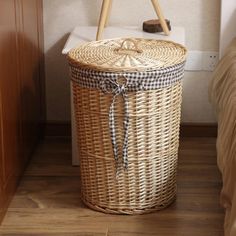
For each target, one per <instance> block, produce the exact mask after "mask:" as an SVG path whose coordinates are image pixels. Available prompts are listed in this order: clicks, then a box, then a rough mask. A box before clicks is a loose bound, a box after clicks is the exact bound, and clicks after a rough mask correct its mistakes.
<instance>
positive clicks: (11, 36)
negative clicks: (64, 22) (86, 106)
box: [0, 0, 43, 221]
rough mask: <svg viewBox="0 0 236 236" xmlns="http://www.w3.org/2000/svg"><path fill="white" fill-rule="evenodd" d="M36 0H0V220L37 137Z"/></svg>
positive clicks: (38, 51) (38, 4) (39, 7)
mask: <svg viewBox="0 0 236 236" xmlns="http://www.w3.org/2000/svg"><path fill="white" fill-rule="evenodd" d="M41 4H42V0H0V28H1V31H0V123H1V126H0V221H1V218H2V216H3V213H4V211H5V210H6V208H7V206H8V203H9V201H10V199H11V197H12V195H13V194H14V192H15V190H16V187H17V183H18V182H19V179H20V176H21V175H22V172H23V170H24V168H25V166H26V163H27V161H28V159H29V157H30V154H31V153H32V151H33V149H34V147H35V144H36V142H37V141H38V139H39V135H38V134H39V130H40V127H39V124H40V122H41V119H42V115H41V113H42V108H41V93H40V91H41V89H42V87H41V84H40V83H41V82H40V79H41V77H40V76H42V73H40V70H41V69H40V67H41V66H40V60H41V57H42V45H43V44H42V43H41V40H43V38H42V37H39V34H40V32H39V31H41V30H42V25H40V26H39V24H42V12H40V13H39V11H42V5H41ZM40 47H41V49H40Z"/></svg>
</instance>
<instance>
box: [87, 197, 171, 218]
mask: <svg viewBox="0 0 236 236" xmlns="http://www.w3.org/2000/svg"><path fill="white" fill-rule="evenodd" d="M175 200H176V195H175V196H174V197H173V198H172V199H170V201H169V202H168V203H166V204H162V205H156V206H154V207H150V208H147V207H146V208H143V209H136V208H133V209H125V208H124V209H122V208H120V209H118V208H116V209H115V208H107V207H101V206H98V205H94V204H92V203H90V202H89V201H87V200H85V199H84V198H82V201H83V203H84V204H85V205H86V206H88V207H89V208H90V209H92V210H95V211H99V212H103V213H106V214H114V215H143V214H148V213H152V212H155V211H160V210H163V209H165V208H167V207H168V206H170V205H171V204H172V203H173V202H174V201H175Z"/></svg>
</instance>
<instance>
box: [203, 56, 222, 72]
mask: <svg viewBox="0 0 236 236" xmlns="http://www.w3.org/2000/svg"><path fill="white" fill-rule="evenodd" d="M218 62H219V53H218V52H203V58H202V69H203V70H205V71H214V69H215V68H216V66H217V64H218Z"/></svg>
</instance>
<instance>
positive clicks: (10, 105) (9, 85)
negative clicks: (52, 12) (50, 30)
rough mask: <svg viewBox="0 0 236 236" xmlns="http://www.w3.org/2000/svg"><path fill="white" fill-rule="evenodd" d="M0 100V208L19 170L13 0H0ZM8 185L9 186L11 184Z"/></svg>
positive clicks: (17, 95) (9, 196)
mask: <svg viewBox="0 0 236 236" xmlns="http://www.w3.org/2000/svg"><path fill="white" fill-rule="evenodd" d="M0 22H1V29H2V31H1V37H0V58H1V61H0V62H1V63H0V72H1V79H0V96H1V98H0V101H1V136H2V137H1V140H2V142H1V143H2V155H1V156H2V170H1V171H2V187H1V189H2V194H1V195H2V201H3V203H2V207H1V208H2V209H3V210H4V209H5V208H6V205H7V203H8V201H9V199H10V198H11V196H12V194H13V189H14V187H15V186H14V182H15V180H14V179H17V178H18V176H19V173H20V166H21V165H20V159H19V155H18V153H19V145H18V144H19V122H20V116H19V93H18V92H19V90H18V88H19V87H18V86H19V80H18V79H19V76H18V73H17V68H18V64H17V25H16V1H14V0H8V1H0ZM11 186H12V187H11Z"/></svg>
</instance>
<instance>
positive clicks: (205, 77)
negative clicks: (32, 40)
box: [44, 0, 220, 122]
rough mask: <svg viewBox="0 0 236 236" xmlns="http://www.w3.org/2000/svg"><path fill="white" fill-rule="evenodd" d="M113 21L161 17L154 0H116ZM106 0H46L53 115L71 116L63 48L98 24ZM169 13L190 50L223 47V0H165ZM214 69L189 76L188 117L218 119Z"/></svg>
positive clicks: (50, 112)
mask: <svg viewBox="0 0 236 236" xmlns="http://www.w3.org/2000/svg"><path fill="white" fill-rule="evenodd" d="M113 1H114V4H113V11H112V16H111V19H110V24H112V25H141V24H142V22H143V21H144V20H146V19H150V18H153V17H155V14H154V12H153V9H152V6H151V1H149V0H113ZM101 2H102V0H44V29H45V54H46V58H45V59H46V95H47V118H48V120H59V121H64V120H69V119H70V90H69V78H68V68H67V64H66V60H65V58H64V57H63V56H62V55H61V50H62V48H63V46H64V43H65V41H66V39H67V37H68V34H69V33H70V32H71V31H72V30H73V28H74V27H75V26H78V25H96V22H97V20H98V17H99V9H100V5H101ZM160 2H161V4H162V8H163V10H164V13H165V16H166V18H169V19H170V20H171V22H172V25H173V26H182V27H184V28H185V30H186V44H187V47H188V49H189V50H202V51H204V50H207V51H208V50H213V51H216V50H217V51H218V45H219V24H220V23H219V22H220V0H187V1H186V0H160ZM210 76H211V73H208V72H194V73H193V72H191V73H190V72H188V73H186V76H185V79H184V96H183V98H184V100H183V116H182V120H183V121H185V122H215V118H214V113H213V111H212V108H211V106H210V104H209V103H208V96H207V86H208V83H209V78H210Z"/></svg>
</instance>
